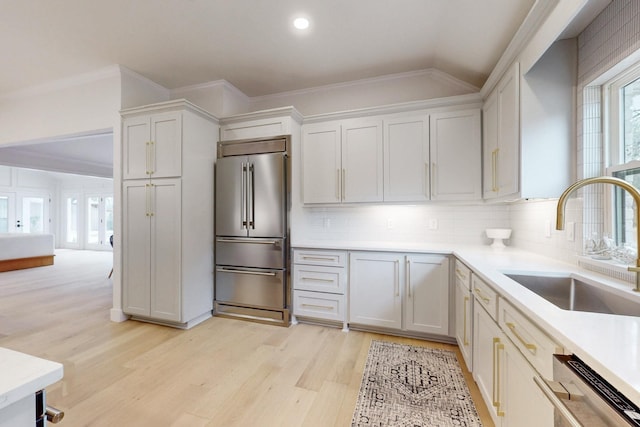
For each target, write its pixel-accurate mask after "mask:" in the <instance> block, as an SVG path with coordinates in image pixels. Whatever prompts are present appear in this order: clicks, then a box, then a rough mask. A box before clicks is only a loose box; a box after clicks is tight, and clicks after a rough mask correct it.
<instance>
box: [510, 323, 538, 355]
mask: <svg viewBox="0 0 640 427" xmlns="http://www.w3.org/2000/svg"><path fill="white" fill-rule="evenodd" d="M506 325H507V327H508V328H509V329H510V330H511V332H513V335H515V336H516V338H517V339H518V341H520V342H521V343H522V345H524V346H525V348H526V349H527V350H529V351H531V352H532V353H533V354H535V353H536V350H537V347H536V345H535V344H531V343H529V342H527V341H526V340H525V339H524V338H523V337H522V335H520V334H519V333H518V332H517V331H516V325H515V324H514V323H512V322H506Z"/></svg>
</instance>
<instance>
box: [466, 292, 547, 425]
mask: <svg viewBox="0 0 640 427" xmlns="http://www.w3.org/2000/svg"><path fill="white" fill-rule="evenodd" d="M476 298H480V297H478V296H477V295H476ZM477 301H478V299H476V302H477ZM500 301H501V300H499V302H498V304H500ZM473 310H474V314H473V320H474V321H473V378H474V380H475V381H476V383H477V385H478V388H479V390H480V394H481V395H482V398H483V399H484V401H485V403H486V404H487V407H488V408H489V412H490V414H491V417H492V418H493V421H494V423H495V425H496V426H501V427H507V426H509V427H545V426H550V427H551V426H553V425H554V424H553V423H554V421H553V406H552V405H551V403H550V402H549V401H548V400H546V398H545V397H544V395H543V394H542V391H541V390H540V389H539V388H538V386H537V385H536V384H535V382H534V380H533V378H534V376H537V375H538V373H537V372H536V370H535V369H534V367H533V366H531V364H529V363H528V362H527V359H525V357H524V356H523V355H522V353H521V351H520V350H519V349H518V347H516V345H515V344H514V343H513V342H512V341H511V340H510V339H509V338H508V337H507V335H505V333H503V331H502V330H501V329H500V327H499V326H498V324H497V323H496V319H495V314H494V313H492V314H489V313H488V312H487V311H486V310H485V308H484V307H483V306H482V305H481V304H480V303H475V304H474V308H473ZM548 357H549V358H551V357H552V356H551V354H549V355H548Z"/></svg>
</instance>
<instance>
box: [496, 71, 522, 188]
mask: <svg viewBox="0 0 640 427" xmlns="http://www.w3.org/2000/svg"><path fill="white" fill-rule="evenodd" d="M497 97H498V150H499V151H498V165H497V185H498V193H499V195H500V196H503V195H508V194H514V193H517V192H518V189H519V181H520V72H519V68H518V66H517V64H516V66H514V67H513V69H512V70H511V71H510V72H509V73H508V74H507V75H506V76H505V77H504V78H503V80H502V81H501V82H500V84H499V85H498V88H497Z"/></svg>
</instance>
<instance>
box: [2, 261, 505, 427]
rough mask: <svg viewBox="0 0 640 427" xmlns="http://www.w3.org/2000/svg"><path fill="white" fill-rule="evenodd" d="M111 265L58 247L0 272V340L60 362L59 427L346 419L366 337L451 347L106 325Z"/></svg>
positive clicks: (292, 331) (244, 327)
mask: <svg viewBox="0 0 640 427" xmlns="http://www.w3.org/2000/svg"><path fill="white" fill-rule="evenodd" d="M110 270H111V254H110V253H100V252H91V251H70V250H60V251H57V256H56V258H55V264H54V265H53V266H50V267H39V268H34V269H29V270H21V271H11V272H4V273H0V346H2V347H7V348H10V349H13V350H17V351H22V352H25V353H29V354H32V355H35V356H39V357H43V358H46V359H50V360H55V361H58V362H60V363H63V364H64V378H63V380H62V381H60V382H58V383H56V384H54V385H52V386H51V387H49V388H48V389H47V400H48V403H49V404H50V405H53V406H55V407H57V408H59V409H62V410H63V411H64V412H65V418H64V420H63V421H62V423H61V424H59V425H61V426H64V427H75V426H136V427H140V426H188V427H197V426H348V425H350V422H351V416H352V412H353V409H354V407H355V402H356V399H357V395H358V389H359V386H360V381H361V375H362V371H363V369H364V364H365V360H366V356H367V351H368V348H369V344H370V342H371V340H372V339H385V340H390V341H395V342H402V343H410V344H414V345H421V346H433V347H440V348H448V349H452V350H456V351H457V347H455V346H451V345H446V344H438V343H429V342H426V341H420V340H412V339H408V338H399V337H390V336H385V335H377V334H371V333H364V332H356V331H351V332H348V333H345V332H341V331H340V330H339V329H333V328H326V327H321V326H313V325H304V324H300V325H296V326H292V327H290V328H282V327H277V326H271V325H261V324H257V323H249V322H243V321H238V320H232V319H223V318H217V317H215V318H212V319H210V320H208V321H206V322H204V323H202V324H200V325H198V326H196V327H195V328H193V329H191V330H189V331H181V330H176V329H172V328H168V327H163V326H157V325H152V324H146V323H141V322H134V321H127V322H123V323H113V322H110V321H109V309H110V308H111V298H112V297H111V295H112V294H111V281H110V280H108V279H107V276H108V274H109V271H110ZM458 359H459V360H461V357H460V354H459V353H458ZM0 381H1V379H0ZM467 382H468V383H469V385H470V388H471V391H472V394H473V396H474V399H475V401H476V406H477V408H478V410H479V412H480V414H481V418H482V420H483V423H484V425H485V426H491V425H493V424H492V423H491V419H490V417H489V415H488V413H487V410H486V407H485V406H484V404H483V403H482V401H481V399H480V397H479V394H478V390H477V387H476V386H475V383H474V382H473V380H472V379H471V378H470V375H469V376H468V377H467ZM478 402H479V403H478Z"/></svg>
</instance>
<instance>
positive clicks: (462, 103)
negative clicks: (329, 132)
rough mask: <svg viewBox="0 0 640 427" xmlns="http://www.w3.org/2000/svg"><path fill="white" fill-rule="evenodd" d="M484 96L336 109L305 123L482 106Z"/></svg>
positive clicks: (453, 97) (308, 119)
mask: <svg viewBox="0 0 640 427" xmlns="http://www.w3.org/2000/svg"><path fill="white" fill-rule="evenodd" d="M481 106H482V96H481V95H480V93H472V94H469V95H457V96H447V97H443V98H432V99H427V100H423V101H411V102H403V103H398V104H389V105H382V106H376V107H367V108H358V109H355V110H345V111H336V112H331V113H322V114H315V115H311V116H306V117H305V118H304V124H307V123H315V122H323V121H327V120H339V119H350V118H359V117H367V116H376V115H381V114H394V113H405V112H410V111H420V110H429V109H434V108H448V107H464V108H470V107H478V108H479V107H481Z"/></svg>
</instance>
